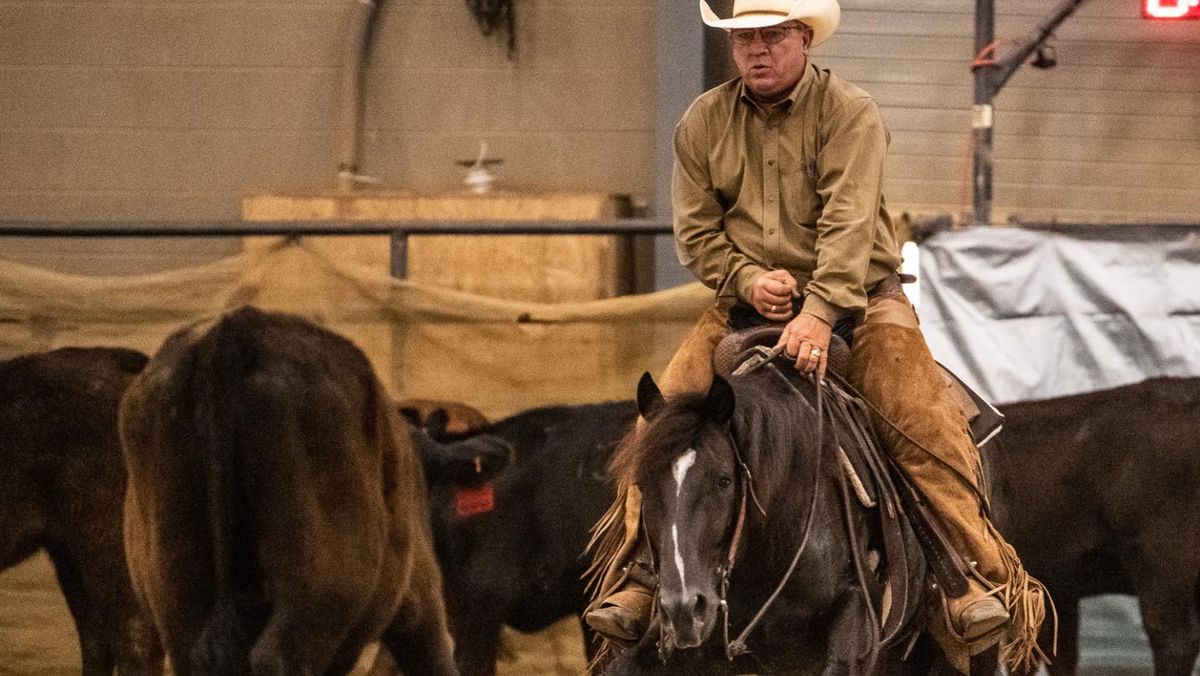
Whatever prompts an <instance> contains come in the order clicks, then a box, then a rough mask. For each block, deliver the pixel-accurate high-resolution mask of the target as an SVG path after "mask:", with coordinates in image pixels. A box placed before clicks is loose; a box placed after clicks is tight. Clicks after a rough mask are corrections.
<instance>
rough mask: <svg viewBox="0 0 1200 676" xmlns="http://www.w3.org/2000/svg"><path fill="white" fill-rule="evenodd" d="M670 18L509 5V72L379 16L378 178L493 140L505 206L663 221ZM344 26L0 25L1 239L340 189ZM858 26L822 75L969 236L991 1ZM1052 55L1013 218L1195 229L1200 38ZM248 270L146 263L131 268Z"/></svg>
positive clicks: (862, 21) (1083, 19)
mask: <svg viewBox="0 0 1200 676" xmlns="http://www.w3.org/2000/svg"><path fill="white" fill-rule="evenodd" d="M667 1H668V0H612V1H610V2H605V3H594V2H588V1H586V0H516V1H515V7H516V21H517V31H516V33H517V44H516V54H515V57H514V58H513V59H511V60H510V59H509V58H508V57H507V55H506V43H505V38H504V36H503V35H493V36H491V37H484V36H482V35H481V34H480V32H479V30H478V28H477V27H476V25H475V22H474V20H473V18H472V16H471V15H470V13H469V11H468V8H467V4H466V3H465V2H462V0H414V1H412V2H404V3H399V2H388V1H386V0H385V1H384V2H382V3H381V10H380V11H381V14H380V18H379V23H378V30H377V34H376V38H375V43H374V49H373V51H372V53H371V59H370V63H369V65H368V68H367V71H366V101H365V110H364V113H365V127H364V135H363V149H362V151H363V152H362V162H361V165H362V166H361V169H362V172H363V173H366V174H369V175H372V176H376V177H378V178H379V179H380V180H381V181H382V184H383V185H384V186H389V187H400V188H405V189H413V190H425V191H446V190H453V189H456V188H458V187H459V180H460V178H461V175H462V174H461V169H460V168H458V167H456V166H454V164H453V161H454V160H456V159H465V158H469V157H473V156H474V154H475V152H476V150H477V144H478V141H479V140H480V139H486V140H487V141H488V142H489V144H490V148H491V151H492V152H493V153H494V154H495V155H496V156H498V157H502V158H504V160H505V162H504V164H503V165H501V167H500V169H499V175H500V183H499V185H501V186H503V187H505V188H510V189H514V190H523V191H547V190H589V191H611V192H623V193H631V194H633V195H635V197H641V198H645V199H652V198H651V197H650V196H652V195H653V194H654V188H653V186H654V181H655V176H654V173H655V169H654V157H653V138H654V127H655V124H656V120H655V111H654V105H655V104H654V102H655V100H656V99H655V92H654V87H655V82H656V63H655V61H656V50H655V46H654V44H653V41H654V40H655V39H656V35H659V34H660V33H659V32H658V28H659V27H656V21H657V20H658V16H659V11H658V3H660V2H667ZM714 4H715V5H716V6H717V7H718V11H724V9H723V7H722V5H726V6H727V5H728V4H729V2H728V0H725V2H720V1H717V2H715V3H714ZM996 4H997V15H998V19H997V24H998V25H997V34H998V35H1000V36H1002V37H1008V38H1018V37H1021V36H1024V35H1027V34H1029V33H1030V32H1031V31H1032V29H1033V27H1034V26H1035V25H1036V23H1037V22H1038V21H1039V20H1040V19H1041V18H1043V17H1044V16H1045V13H1046V12H1047V11H1048V10H1049V7H1048V4H1050V3H1045V2H1041V1H1039V0H997V3H996ZM351 6H352V3H351V2H349V1H343V0H257V1H255V2H249V1H245V0H228V1H224V2H216V1H209V0H204V1H200V2H186V3H183V2H178V1H176V0H146V1H144V2H136V3H134V2H125V1H121V0H55V1H53V2H51V1H48V0H4V1H3V2H0V91H3V92H4V93H5V96H4V97H3V100H2V102H0V215H2V217H3V218H10V219H12V218H16V219H51V220H59V219H130V220H133V219H193V218H194V219H221V218H237V217H238V214H239V202H240V199H241V197H242V196H243V195H245V194H249V193H260V192H264V191H277V190H288V191H304V190H321V189H328V188H330V187H331V186H332V184H333V175H334V171H335V165H336V158H335V129H334V125H335V118H336V116H335V111H336V107H337V100H336V99H337V94H336V92H337V82H338V77H339V64H340V62H341V58H342V51H343V43H344V39H345V38H344V33H345V24H346V21H347V17H348V15H349V8H350V7H351ZM842 6H843V10H844V11H843V21H842V28H841V30H840V32H839V34H838V35H837V36H836V37H835V38H834V39H833V40H832V41H831V42H829V43H828V44H827V45H825V46H823V47H821V48H819V49H818V50H817V51H816V54H815V58H816V60H817V61H818V63H820V64H822V65H825V66H828V67H831V68H833V69H835V70H837V71H838V72H841V73H842V74H844V75H846V76H847V77H849V78H850V79H852V80H854V81H856V82H858V83H859V84H861V85H862V86H863V87H864V88H866V89H867V90H868V91H870V92H871V93H873V94H874V95H875V96H876V97H877V98H878V99H879V101H880V102H881V103H882V104H883V107H884V111H885V114H886V116H887V119H888V122H889V124H890V126H891V129H892V133H893V143H892V154H893V157H892V162H891V165H890V168H889V171H888V177H887V180H888V184H887V185H888V195H889V201H890V204H891V205H892V207H893V209H895V210H896V211H912V212H916V213H935V212H950V213H959V212H960V211H961V210H962V209H963V208H964V207H965V205H967V204H968V203H969V194H968V192H967V176H968V173H967V172H968V170H967V157H968V152H969V148H968V145H967V143H968V138H969V123H970V112H969V111H970V103H971V75H970V70H969V61H970V58H971V56H972V51H973V50H972V38H971V36H972V34H973V6H974V3H973V2H971V0H843V2H842ZM1053 44H1054V46H1055V47H1056V56H1057V59H1058V67H1057V68H1055V69H1053V70H1046V71H1040V70H1034V69H1032V68H1029V67H1024V68H1022V69H1021V70H1020V71H1019V72H1018V73H1017V74H1016V75H1015V77H1014V78H1013V79H1012V81H1011V82H1010V83H1009V85H1008V87H1007V88H1006V89H1005V90H1004V91H1003V92H1002V93H1001V94H1000V96H999V98H998V99H997V101H996V134H997V137H996V185H995V210H994V211H995V217H996V219H997V220H1000V221H1002V220H1003V219H1004V218H1005V217H1006V216H1007V215H1008V214H1010V213H1020V214H1022V215H1024V216H1026V217H1029V218H1053V217H1057V218H1062V219H1068V220H1114V221H1126V220H1163V219H1168V220H1192V221H1194V220H1196V214H1197V213H1200V188H1198V187H1197V186H1200V182H1198V181H1197V180H1196V176H1198V175H1200V134H1198V133H1197V132H1198V131H1200V86H1197V80H1196V75H1195V74H1196V72H1197V71H1198V70H1200V22H1194V21H1193V22H1176V23H1162V22H1150V21H1146V20H1143V19H1142V18H1141V16H1140V11H1139V2H1138V0H1091V1H1090V2H1087V3H1084V5H1083V6H1082V7H1081V9H1079V10H1078V11H1077V13H1076V14H1075V15H1074V16H1073V17H1071V18H1070V19H1068V20H1067V22H1066V23H1065V24H1064V25H1063V26H1062V27H1061V28H1060V29H1059V31H1058V32H1057V36H1056V38H1055V39H1054V41H1053ZM696 48H697V49H701V45H699V44H697V46H696ZM126 244H127V243H126ZM126 244H118V245H114V246H111V247H108V246H103V245H101V246H97V245H95V244H94V243H92V244H87V245H86V246H80V245H78V244H73V243H70V242H61V243H55V244H53V245H49V246H47V245H46V244H45V243H44V242H42V243H32V244H31V243H27V242H15V241H12V240H4V241H0V251H4V252H7V254H8V255H10V256H17V257H19V258H24V259H27V260H45V259H47V258H51V257H55V258H60V259H63V258H65V259H68V260H70V259H73V258H88V259H89V260H90V262H88V263H87V264H86V265H87V268H88V269H89V270H90V269H92V268H96V267H103V266H104V261H105V260H112V259H115V258H119V257H121V256H124V255H125V254H122V253H120V252H121V251H126V250H127V249H128V248H129V247H128V246H127V245H126ZM235 246H236V243H230V242H187V243H183V244H179V243H176V244H169V243H153V244H151V243H142V244H141V245H140V246H139V247H138V251H140V252H141V253H140V254H139V255H137V256H125V257H126V258H128V259H129V260H125V261H123V263H122V264H123V265H129V266H132V267H133V268H135V269H145V268H149V267H155V266H164V265H168V264H170V263H171V262H179V261H186V260H191V259H195V258H211V257H214V256H216V255H220V254H223V253H228V251H229V249H230V248H231V247H235ZM48 252H49V253H48ZM51 253H53V254H54V255H53V256H51Z"/></svg>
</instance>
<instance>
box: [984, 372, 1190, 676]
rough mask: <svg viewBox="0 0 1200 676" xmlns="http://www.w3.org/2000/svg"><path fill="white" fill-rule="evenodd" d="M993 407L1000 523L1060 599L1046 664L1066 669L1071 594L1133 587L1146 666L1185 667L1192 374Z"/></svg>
mask: <svg viewBox="0 0 1200 676" xmlns="http://www.w3.org/2000/svg"><path fill="white" fill-rule="evenodd" d="M1001 409H1002V411H1003V412H1004V414H1005V415H1006V416H1008V422H1007V424H1006V425H1005V427H1004V431H1003V432H1002V433H1001V435H1000V436H999V437H998V439H999V440H1000V444H999V446H998V447H995V448H991V449H987V450H985V452H984V453H983V458H984V462H985V465H986V468H987V471H988V473H989V474H988V476H989V479H990V482H991V486H990V490H991V494H992V505H993V509H994V512H995V516H996V520H997V523H998V525H999V526H1000V528H1001V530H1002V531H1003V532H1004V534H1005V536H1006V537H1007V538H1008V540H1009V541H1010V542H1011V543H1012V545H1013V546H1014V547H1016V549H1017V551H1018V553H1020V555H1021V559H1022V560H1023V561H1024V563H1025V566H1026V567H1027V568H1028V569H1029V572H1030V573H1032V574H1033V575H1034V576H1036V577H1038V578H1039V579H1041V580H1042V581H1043V582H1044V583H1046V586H1047V587H1048V588H1049V589H1050V592H1051V594H1052V596H1053V597H1054V600H1055V602H1056V604H1057V607H1058V616H1059V626H1060V632H1059V651H1058V657H1057V659H1055V660H1054V663H1053V664H1052V665H1051V666H1050V672H1051V673H1052V674H1055V675H1059V674H1073V673H1075V668H1076V665H1077V663H1078V659H1079V652H1078V645H1077V644H1078V629H1079V600H1080V599H1081V598H1083V597H1085V596H1090V595H1093V594H1108V593H1121V594H1135V595H1137V597H1138V602H1139V604H1140V606H1141V612H1142V622H1143V625H1144V626H1145V628H1146V633H1147V635H1148V636H1149V639H1150V647H1151V649H1152V650H1153V652H1154V668H1155V674H1157V675H1158V676H1186V675H1188V674H1191V673H1192V669H1193V665H1195V663H1196V656H1197V653H1198V652H1200V378H1186V379H1174V378H1158V379H1153V380H1147V381H1145V382H1142V383H1139V384H1136V385H1129V386H1126V387H1118V388H1115V389H1110V390H1105V391H1101V392H1093V393H1089V394H1082V395H1077V396H1070V397H1061V398H1056V399H1047V400H1044V401H1034V402H1028V403H1019V404H1011V405H1008V406H1002V407H1001ZM1049 624H1050V623H1049V622H1047V625H1049ZM1046 638H1047V639H1048V635H1047V636H1046ZM1045 647H1046V648H1047V649H1048V645H1047V646H1045Z"/></svg>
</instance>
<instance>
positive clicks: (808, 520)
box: [721, 361, 825, 661]
mask: <svg viewBox="0 0 1200 676" xmlns="http://www.w3.org/2000/svg"><path fill="white" fill-rule="evenodd" d="M767 363H769V362H768V361H764V362H761V363H760V364H758V365H756V367H754V368H752V369H750V370H757V367H759V366H762V365H763V364H767ZM812 378H813V380H814V382H815V383H816V386H817V459H816V464H815V465H814V467H813V485H812V492H811V496H812V497H811V498H810V499H809V504H808V513H807V514H806V515H805V518H804V531H803V535H802V536H801V538H800V544H799V545H798V546H797V548H796V553H795V555H793V556H792V562H791V564H790V565H789V566H788V569H787V571H786V572H785V573H784V574H783V577H782V578H781V579H780V580H779V583H778V584H777V585H775V590H774V591H772V592H771V595H770V596H769V597H767V600H766V601H764V602H763V604H762V606H761V607H759V609H758V612H756V613H755V614H754V617H753V618H751V620H750V622H749V623H748V624H747V625H746V627H745V628H744V629H742V632H741V633H740V634H738V637H737V638H736V639H734V640H733V641H732V642H731V641H730V640H729V603H728V602H727V600H726V594H727V593H728V591H729V575H730V574H731V573H732V572H733V565H734V563H735V562H736V560H737V550H738V545H739V544H740V540H741V534H742V527H743V523H744V522H745V519H746V494H747V493H752V492H753V490H754V488H753V485H752V483H751V482H752V481H753V477H752V476H751V475H750V469H749V467H747V465H746V463H745V461H744V460H742V456H741V452H739V451H738V448H737V444H736V443H734V440H733V435H732V433H730V435H729V442H730V448H732V449H733V454H734V458H735V459H736V460H737V463H738V465H739V466H740V467H741V468H742V472H741V473H740V474H739V476H740V477H743V478H742V479H741V482H742V483H744V484H745V485H746V486H747V487H748V490H743V491H742V498H741V507H740V508H739V509H738V518H737V525H736V526H735V527H734V531H733V537H732V538H731V540H730V543H729V554H728V555H727V557H726V562H727V565H725V566H724V567H723V570H722V571H721V609H722V611H723V612H724V615H725V620H724V623H725V637H724V638H725V657H726V658H727V659H729V660H730V661H732V660H733V659H734V658H736V657H738V656H739V655H743V654H745V653H747V652H749V649H748V648H747V647H746V641H747V639H748V638H749V637H750V633H751V632H753V631H754V629H755V627H757V626H758V623H759V622H761V621H762V618H763V616H764V615H766V613H767V610H768V609H770V607H771V606H772V605H773V604H774V603H775V600H776V599H777V598H779V595H780V593H782V592H783V589H784V587H786V586H787V583H788V581H790V580H791V578H792V575H793V574H794V573H795V572H796V566H797V565H799V563H800V557H801V556H803V554H804V550H805V549H807V548H808V539H809V536H810V535H811V534H812V525H813V517H814V515H815V514H816V511H817V492H818V489H819V488H820V481H821V459H822V457H823V455H824V453H823V451H824V447H825V416H824V411H823V409H824V392H823V389H822V388H821V383H820V381H818V380H816V375H813V376H812ZM754 501H755V503H758V498H757V497H755V499H754ZM758 508H759V511H762V513H763V516H766V512H765V511H764V510H763V509H762V505H759V506H758Z"/></svg>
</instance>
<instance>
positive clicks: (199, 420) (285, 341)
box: [120, 308, 456, 676]
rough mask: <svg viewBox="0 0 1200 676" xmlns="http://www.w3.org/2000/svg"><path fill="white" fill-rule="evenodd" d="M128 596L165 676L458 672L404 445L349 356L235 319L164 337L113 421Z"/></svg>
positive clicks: (327, 336) (277, 328)
mask: <svg viewBox="0 0 1200 676" xmlns="http://www.w3.org/2000/svg"><path fill="white" fill-rule="evenodd" d="M120 429H121V438H122V442H123V444H124V447H125V456H126V459H127V463H128V466H129V490H128V494H127V499H126V506H125V514H126V523H125V525H126V533H125V536H126V537H125V542H126V548H127V551H128V554H129V564H130V569H131V571H132V574H133V581H134V586H135V589H136V591H137V592H138V594H139V596H140V598H141V599H142V600H143V601H144V602H145V604H146V605H147V607H148V608H149V610H150V612H151V615H152V616H153V618H154V622H155V625H156V627H157V628H158V630H159V632H160V633H161V635H162V637H163V643H164V645H165V646H166V649H167V652H168V653H169V654H170V656H171V662H172V665H173V666H174V668H175V672H176V673H177V674H179V675H180V676H187V675H188V674H190V673H221V674H234V673H236V674H243V673H249V674H338V673H345V672H346V671H347V670H349V669H350V667H351V666H353V664H354V662H355V660H356V659H357V658H358V656H359V653H360V652H361V650H362V648H363V647H364V646H365V645H366V644H367V643H369V642H371V641H374V640H376V639H380V640H382V641H383V643H384V645H386V646H387V647H388V649H389V651H390V652H391V653H392V656H393V657H394V658H395V659H396V662H397V663H398V664H399V665H400V667H401V668H402V669H403V670H404V671H405V672H406V673H409V674H452V673H456V669H455V667H454V663H453V656H452V653H451V640H450V636H449V632H448V630H447V628H446V620H445V610H444V605H443V601H442V598H441V589H442V577H441V574H440V572H439V570H438V567H437V563H436V561H435V559H434V555H433V544H432V539H431V535H430V529H429V510H428V505H427V501H426V486H425V479H424V476H423V473H422V468H421V464H420V462H419V460H418V454H417V452H416V450H414V448H413V444H412V440H411V439H410V437H409V434H408V433H407V430H406V429H405V428H404V425H403V423H402V422H401V421H400V420H399V418H398V414H397V413H396V412H395V410H394V407H393V405H392V402H391V401H390V399H389V398H388V397H387V395H386V393H385V392H384V390H383V387H382V385H381V384H380V383H379V381H378V379H377V378H376V377H375V374H374V372H373V370H372V368H371V366H370V364H369V362H368V361H367V359H366V357H365V356H364V355H363V353H362V352H361V351H360V350H359V349H358V348H357V347H355V346H354V345H353V344H352V343H351V342H350V341H348V340H346V339H344V338H342V337H340V336H338V335H336V334H333V333H331V332H329V331H326V330H324V329H322V328H320V327H318V326H316V325H314V324H312V323H310V322H307V321H305V320H303V319H301V318H299V317H294V316H290V315H284V314H276V313H265V312H262V311H258V310H255V309H253V308H242V309H239V310H236V311H233V312H231V313H229V314H226V315H224V316H223V317H221V318H219V319H218V320H216V321H215V322H209V323H204V324H199V325H195V326H193V327H190V328H188V329H185V330H183V331H180V332H178V333H176V334H175V335H173V336H171V337H170V338H168V340H167V341H166V343H164V345H163V347H162V348H161V349H160V350H159V352H158V354H157V355H155V357H154V358H153V359H152V360H151V361H150V364H149V365H148V366H147V367H146V369H145V370H144V371H143V372H142V374H141V375H140V376H139V377H138V378H137V379H136V380H135V381H134V383H133V385H131V386H130V389H129V391H128V393H127V394H126V396H125V398H124V401H123V402H122V406H121V412H120Z"/></svg>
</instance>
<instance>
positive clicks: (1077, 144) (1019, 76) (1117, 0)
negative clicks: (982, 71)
mask: <svg viewBox="0 0 1200 676" xmlns="http://www.w3.org/2000/svg"><path fill="white" fill-rule="evenodd" d="M1057 4H1058V3H1057V2H1048V1H1046V0H1041V1H1037V0H996V15H997V19H996V35H997V37H999V38H1008V39H1021V38H1024V37H1027V36H1030V35H1032V34H1033V32H1034V29H1035V27H1036V26H1037V24H1038V23H1039V22H1040V21H1041V20H1042V19H1043V18H1044V17H1045V16H1046V15H1047V14H1048V13H1049V12H1050V10H1051V9H1052V7H1053V6H1055V5H1057ZM842 7H843V10H844V11H843V17H842V28H841V30H840V31H839V33H838V35H836V36H835V37H834V39H833V40H832V41H831V42H829V43H828V45H827V46H823V47H821V48H819V49H818V51H817V52H816V56H815V58H816V60H817V62H818V63H821V64H823V65H826V66H828V67H830V68H832V69H834V70H835V71H837V72H839V73H841V74H843V75H845V76H846V77H848V78H849V79H850V80H852V81H854V82H856V83H858V84H859V85H861V86H862V87H864V88H865V89H867V90H868V91H870V92H871V93H872V94H874V95H875V97H876V98H877V99H878V100H879V101H880V102H881V104H882V105H883V106H884V108H885V111H886V115H887V119H888V122H889V124H890V126H891V129H892V157H891V165H890V167H889V171H888V194H889V196H890V197H889V199H891V200H892V202H893V204H895V205H896V206H897V207H899V208H906V209H912V210H914V211H921V212H940V211H950V212H951V213H958V212H959V210H960V209H962V208H964V207H967V208H969V205H970V196H969V192H968V187H967V186H968V181H969V168H967V165H966V157H967V153H968V143H969V133H970V109H971V102H972V91H973V90H972V79H971V73H970V69H969V64H970V61H971V57H972V56H973V35H974V7H975V3H974V2H973V1H971V0H844V1H843V2H842ZM1051 44H1052V45H1054V46H1055V48H1056V50H1055V51H1056V54H1057V58H1058V66H1057V67H1056V68H1054V69H1051V70H1037V69H1034V68H1030V67H1029V66H1024V67H1022V68H1021V70H1019V71H1018V72H1017V73H1016V74H1015V75H1014V76H1013V78H1012V79H1011V80H1010V81H1009V83H1008V85H1007V86H1006V87H1005V88H1004V90H1003V91H1002V92H1001V93H1000V95H999V96H998V97H997V99H996V114H995V124H996V146H995V195H994V197H995V208H994V212H995V213H994V220H997V221H1002V220H1003V219H1004V218H1005V216H1006V214H1008V213H1013V212H1016V213H1020V214H1022V215H1024V216H1027V217H1034V218H1049V217H1053V216H1058V217H1060V218H1063V219H1067V220H1071V219H1076V220H1105V221H1114V220H1139V221H1140V220H1146V219H1178V220H1190V221H1193V222H1195V221H1197V220H1200V22H1197V21H1184V22H1174V23H1170V22H1152V21H1146V20H1143V19H1142V18H1141V6H1140V0H1089V1H1088V2H1085V3H1084V4H1083V6H1082V7H1081V8H1080V9H1079V10H1077V11H1076V13H1075V14H1074V15H1072V16H1071V17H1070V18H1068V19H1067V21H1066V22H1065V23H1064V24H1063V25H1062V26H1061V27H1060V28H1059V30H1058V31H1057V32H1056V36H1055V38H1054V39H1053V40H1052V41H1051ZM1003 49H1004V46H1003V45H1002V46H1001V50H1003ZM1001 53H1003V52H1001Z"/></svg>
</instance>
